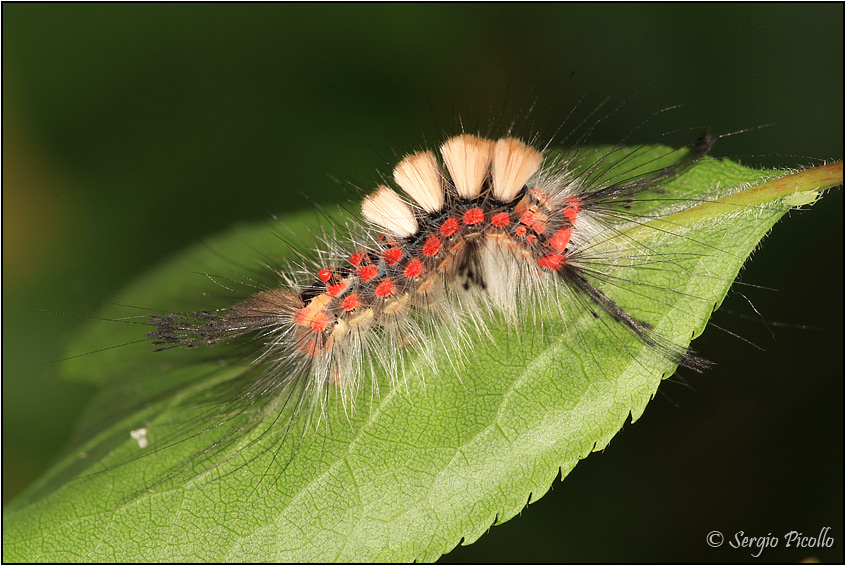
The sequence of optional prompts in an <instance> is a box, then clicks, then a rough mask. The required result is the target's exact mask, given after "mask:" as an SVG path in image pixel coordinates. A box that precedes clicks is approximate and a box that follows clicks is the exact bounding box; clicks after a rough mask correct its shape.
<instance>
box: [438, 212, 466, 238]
mask: <svg viewBox="0 0 846 566" xmlns="http://www.w3.org/2000/svg"><path fill="white" fill-rule="evenodd" d="M465 216H467V215H466V214H465ZM459 228H461V225H460V224H459V223H458V220H456V219H455V218H447V221H446V222H444V223H443V226H441V229H440V233H441V236H442V237H444V238H449V237H450V236H452V235H453V234H455V233H456V232H458V229H459Z"/></svg>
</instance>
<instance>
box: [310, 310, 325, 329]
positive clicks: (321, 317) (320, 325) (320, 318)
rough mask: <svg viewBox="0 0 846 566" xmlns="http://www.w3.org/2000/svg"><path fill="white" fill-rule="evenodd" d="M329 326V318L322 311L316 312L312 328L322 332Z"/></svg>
mask: <svg viewBox="0 0 846 566" xmlns="http://www.w3.org/2000/svg"><path fill="white" fill-rule="evenodd" d="M328 326H329V319H328V318H327V317H326V315H325V314H323V313H322V312H319V313H316V314H315V315H314V316H313V317H312V318H311V329H312V330H313V331H314V332H316V333H318V334H319V333H321V332H323V331H324V330H326V327H328Z"/></svg>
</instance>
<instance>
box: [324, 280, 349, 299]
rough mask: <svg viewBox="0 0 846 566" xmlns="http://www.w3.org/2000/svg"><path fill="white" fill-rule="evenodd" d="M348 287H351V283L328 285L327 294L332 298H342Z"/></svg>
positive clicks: (343, 282)
mask: <svg viewBox="0 0 846 566" xmlns="http://www.w3.org/2000/svg"><path fill="white" fill-rule="evenodd" d="M347 287H349V283H347V282H346V281H341V282H340V283H335V284H334V285H327V286H326V292H327V293H328V294H329V296H330V297H340V296H341V295H343V294H344V291H346V290H347Z"/></svg>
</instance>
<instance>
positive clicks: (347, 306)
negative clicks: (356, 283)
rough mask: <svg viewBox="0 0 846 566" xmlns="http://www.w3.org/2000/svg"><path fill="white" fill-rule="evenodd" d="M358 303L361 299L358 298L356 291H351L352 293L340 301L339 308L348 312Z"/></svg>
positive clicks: (356, 306)
mask: <svg viewBox="0 0 846 566" xmlns="http://www.w3.org/2000/svg"><path fill="white" fill-rule="evenodd" d="M360 304H361V300H360V299H359V298H358V293H353V294H352V295H350V296H349V297H347V298H346V299H344V302H343V303H341V308H342V309H344V310H345V311H347V312H349V311H351V310H355V309H357V308H358V306H359V305H360Z"/></svg>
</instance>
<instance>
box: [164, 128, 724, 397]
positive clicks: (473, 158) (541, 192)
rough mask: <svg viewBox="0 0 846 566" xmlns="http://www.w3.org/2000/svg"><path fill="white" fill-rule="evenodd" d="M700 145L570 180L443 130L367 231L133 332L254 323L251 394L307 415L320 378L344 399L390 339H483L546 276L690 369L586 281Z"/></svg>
mask: <svg viewBox="0 0 846 566" xmlns="http://www.w3.org/2000/svg"><path fill="white" fill-rule="evenodd" d="M713 141H714V138H712V137H710V136H707V135H706V136H703V137H702V138H701V139H700V140H699V142H697V144H696V146H695V147H694V148H693V150H692V151H690V152H689V153H688V154H687V155H686V156H685V157H684V160H683V165H682V166H681V167H680V166H679V164H677V165H676V166H674V167H669V168H666V169H663V170H660V171H657V172H654V173H651V174H649V175H646V176H640V177H636V178H626V179H612V180H610V181H603V182H601V183H598V182H594V181H592V176H593V175H595V174H597V173H599V172H601V171H602V170H603V168H604V167H607V164H605V163H604V161H603V160H599V161H597V162H596V163H595V164H594V165H593V166H592V168H591V169H590V170H589V171H587V172H585V173H583V174H582V175H581V176H576V175H575V174H574V173H573V172H572V168H571V167H570V165H571V162H570V161H569V160H567V159H564V158H559V159H555V158H553V159H548V160H547V161H546V163H544V156H543V154H542V153H541V152H540V151H538V150H536V149H534V148H532V147H530V146H528V145H526V144H525V143H524V142H522V141H521V140H518V139H517V138H513V137H509V138H502V139H499V140H496V141H494V140H488V139H484V138H480V137H476V136H472V135H466V134H465V135H461V136H457V137H453V138H450V139H448V140H447V141H446V142H444V144H443V145H442V146H441V147H440V152H441V156H442V158H443V162H444V166H443V167H442V166H441V164H440V163H439V162H438V160H437V158H436V156H435V154H434V153H433V152H431V151H423V152H418V153H414V154H411V155H408V156H406V157H405V158H403V159H402V161H401V162H400V163H399V164H398V165H397V166H396V168H395V169H394V170H393V179H394V181H395V183H396V185H397V186H398V187H399V188H400V189H401V190H402V191H403V194H404V195H405V196H406V198H403V197H401V196H400V195H399V194H398V193H397V192H395V191H394V190H393V189H391V188H389V187H388V186H386V185H382V186H380V187H379V188H378V189H377V190H376V191H375V192H373V193H371V194H369V195H368V196H366V197H365V198H364V200H363V202H362V205H361V206H362V214H363V216H364V218H365V219H366V220H367V221H368V223H369V226H367V227H365V228H364V229H363V230H360V231H359V233H358V234H355V232H353V234H354V236H353V239H351V240H350V241H349V242H341V243H340V244H337V243H335V244H334V248H329V251H324V252H323V253H322V254H321V257H320V258H319V259H318V260H317V262H316V263H314V264H313V265H312V266H311V268H305V269H303V270H302V271H301V272H300V273H289V272H280V273H279V275H280V276H281V278H282V279H283V284H282V285H281V286H279V287H276V288H272V289H267V290H264V291H261V292H260V293H257V294H255V295H254V296H252V297H250V298H249V299H247V300H245V301H243V302H241V303H238V304H236V305H234V306H233V307H231V308H229V309H224V310H222V311H220V312H214V313H213V312H208V311H203V312H195V313H186V314H179V313H170V314H167V315H164V316H158V315H154V316H152V317H151V318H152V321H153V322H154V323H155V325H156V329H155V330H154V331H152V332H150V333H149V335H148V337H149V338H150V339H151V340H153V343H154V344H155V345H157V346H158V347H159V349H162V350H163V349H169V348H174V347H180V346H181V347H195V346H198V345H209V346H213V345H215V344H217V343H219V342H221V341H225V340H230V339H233V338H237V337H241V336H244V335H247V334H253V333H257V335H258V338H257V341H258V342H259V343H260V344H263V346H262V348H263V351H262V353H261V355H260V356H259V358H260V359H261V361H263V362H264V363H266V364H267V366H268V368H269V369H267V370H265V373H264V375H263V376H262V378H261V380H260V381H261V382H262V383H263V384H264V385H263V387H266V388H267V391H265V392H264V393H262V394H263V395H268V394H270V395H279V394H280V393H282V392H283V391H287V390H289V389H291V388H293V389H294V390H295V391H296V394H295V395H294V396H293V399H295V403H296V405H297V406H304V407H305V409H306V410H313V409H314V408H315V407H318V406H320V403H321V402H322V399H323V398H324V397H325V395H326V394H327V393H328V391H329V389H328V386H329V385H335V386H337V388H338V389H339V390H340V392H341V396H342V399H343V400H344V403H345V404H350V403H352V402H353V399H354V398H355V394H356V392H357V391H358V389H359V386H360V383H361V380H362V379H363V377H362V376H363V374H364V369H365V368H367V367H371V368H373V367H375V368H376V371H379V372H385V373H387V374H388V375H389V376H390V381H391V382H392V383H394V384H396V383H398V382H399V381H401V379H402V375H401V374H402V373H403V371H404V369H403V368H402V367H401V360H399V359H398V357H401V356H398V355H397V354H398V352H401V351H402V350H403V349H405V348H411V349H414V350H415V351H417V352H418V353H419V354H421V355H422V357H423V360H424V361H425V362H428V366H429V367H431V368H434V367H435V365H436V364H435V361H434V360H432V359H427V358H426V354H427V353H428V352H430V351H431V350H432V349H433V342H439V343H440V344H439V346H445V347H452V346H454V345H455V344H460V343H462V342H463V341H466V336H467V334H468V333H469V332H470V330H469V329H470V328H473V329H475V330H474V331H475V332H478V333H481V334H489V331H488V330H487V329H486V325H487V324H489V323H490V320H491V316H492V313H495V312H501V313H503V314H504V315H505V318H506V321H507V322H508V323H509V324H510V325H514V324H515V323H516V321H517V320H518V319H520V318H525V317H527V316H530V314H531V313H532V312H533V311H534V310H535V309H536V308H537V306H538V302H539V301H542V300H546V298H547V297H550V296H555V297H562V296H565V295H560V294H559V293H557V292H555V291H554V290H553V289H552V287H554V286H556V285H562V286H564V287H565V288H566V289H567V290H568V291H569V292H570V293H575V294H579V295H581V296H582V297H584V299H585V300H586V302H587V303H589V304H590V305H591V308H592V309H595V310H597V311H601V312H604V313H605V314H606V315H608V316H609V317H610V318H611V319H612V320H613V321H614V322H615V323H617V324H619V325H621V326H622V327H623V328H625V329H626V330H628V331H629V332H631V333H633V334H634V335H635V336H637V338H638V339H639V340H641V341H642V342H643V343H644V344H645V345H647V346H649V347H651V348H655V349H656V350H658V351H659V352H660V353H661V354H662V355H663V356H665V357H666V358H668V359H669V360H671V361H673V362H674V363H676V364H680V365H683V366H685V367H688V368H691V369H696V370H700V369H702V368H704V367H706V366H707V362H705V361H704V360H701V359H699V358H697V357H696V356H695V355H693V354H692V353H690V352H688V351H686V350H685V349H684V348H681V347H678V346H675V345H674V344H672V343H671V342H670V341H668V340H666V339H664V338H662V337H661V336H660V335H659V334H657V333H655V332H654V331H653V329H652V326H651V325H650V323H649V322H646V321H643V320H639V319H637V318H635V317H633V316H631V315H629V314H628V313H627V312H626V311H625V310H624V309H623V308H621V307H620V306H618V305H617V304H616V303H615V302H614V300H613V299H611V298H610V297H608V296H607V295H606V294H605V293H603V292H602V291H600V290H599V289H597V288H596V287H595V286H594V285H593V284H592V283H591V282H590V280H589V278H588V276H594V277H601V276H602V273H603V264H607V263H608V262H610V261H613V259H612V258H611V257H609V256H608V254H607V252H606V253H605V254H602V253H601V252H598V251H597V249H596V248H597V245H598V244H599V243H601V240H602V239H605V238H608V234H609V231H611V232H612V233H613V230H614V228H613V221H615V220H616V221H619V219H620V218H624V219H625V220H627V221H631V220H632V219H631V218H630V217H628V216H627V215H625V207H626V206H630V203H631V200H632V199H634V198H636V197H638V196H639V195H641V194H643V193H644V192H646V191H655V190H657V189H658V188H659V187H660V185H661V184H662V183H663V182H665V181H666V180H668V179H671V178H674V177H676V176H678V175H679V174H680V173H682V171H683V169H684V168H686V167H687V165H689V164H690V163H692V162H694V160H695V159H697V158H699V157H701V156H702V155H704V154H705V153H706V152H707V151H708V149H709V148H710V147H711V145H712V144H713ZM641 221H642V220H641ZM614 253H615V254H619V253H620V249H619V247H618V248H617V249H615V250H614ZM633 253H641V254H644V255H646V254H647V251H646V250H637V249H634V251H633ZM550 306H552V307H553V308H556V307H555V306H553V305H551V304H548V305H545V307H546V308H549V307H550ZM557 309H558V310H559V312H561V313H562V316H563V311H564V309H565V307H564V306H562V305H557ZM597 316H598V315H597Z"/></svg>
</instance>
